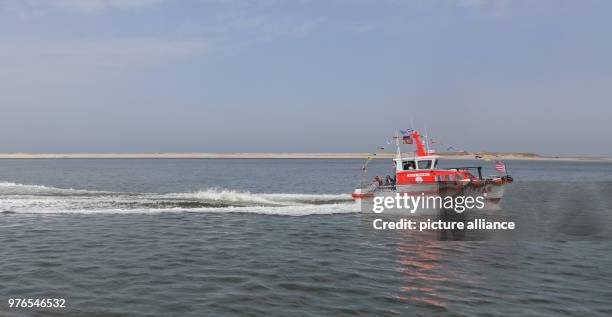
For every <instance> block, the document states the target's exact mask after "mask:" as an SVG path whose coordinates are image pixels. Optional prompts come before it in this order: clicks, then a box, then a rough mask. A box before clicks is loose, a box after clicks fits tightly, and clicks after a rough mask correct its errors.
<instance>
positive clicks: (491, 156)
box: [0, 152, 612, 162]
mask: <svg viewBox="0 0 612 317" xmlns="http://www.w3.org/2000/svg"><path fill="white" fill-rule="evenodd" d="M479 153H482V152H479ZM370 155H371V154H370V153H365V152H364V153H356V152H344V153H280V152H279V153H265V152H232V153H224V152H192V153H170V152H168V153H166V152H159V153H22V152H17V153H0V159H60V158H65V159H365V158H367V157H368V156H370ZM405 155H407V154H405ZM435 155H438V156H440V157H441V158H444V159H458V160H470V159H474V155H473V154H465V153H448V152H442V153H439V154H435ZM393 157H395V154H394V153H377V154H376V156H375V157H374V158H375V159H377V158H378V159H391V158H393ZM483 159H485V160H529V161H547V160H555V161H592V162H606V161H612V158H610V157H589V156H545V155H539V154H534V153H501V152H484V154H483Z"/></svg>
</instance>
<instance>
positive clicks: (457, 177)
mask: <svg viewBox="0 0 612 317" xmlns="http://www.w3.org/2000/svg"><path fill="white" fill-rule="evenodd" d="M455 179H456V180H458V181H461V180H463V176H461V174H457V175H455Z"/></svg>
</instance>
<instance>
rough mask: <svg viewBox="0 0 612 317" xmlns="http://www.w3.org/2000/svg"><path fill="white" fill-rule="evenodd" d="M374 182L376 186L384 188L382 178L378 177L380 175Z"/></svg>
mask: <svg viewBox="0 0 612 317" xmlns="http://www.w3.org/2000/svg"><path fill="white" fill-rule="evenodd" d="M374 182H375V183H376V184H378V186H383V181H382V178H380V176H378V175H376V177H374Z"/></svg>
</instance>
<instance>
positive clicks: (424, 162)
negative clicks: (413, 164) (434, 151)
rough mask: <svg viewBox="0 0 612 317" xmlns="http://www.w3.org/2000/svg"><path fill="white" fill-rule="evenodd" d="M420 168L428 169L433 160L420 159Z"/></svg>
mask: <svg viewBox="0 0 612 317" xmlns="http://www.w3.org/2000/svg"><path fill="white" fill-rule="evenodd" d="M418 163H419V169H420V170H428V169H430V168H431V160H422V161H418Z"/></svg>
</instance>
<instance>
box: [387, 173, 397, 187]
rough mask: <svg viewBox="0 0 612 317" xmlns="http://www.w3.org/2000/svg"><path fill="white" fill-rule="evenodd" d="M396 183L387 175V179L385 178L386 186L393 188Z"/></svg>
mask: <svg viewBox="0 0 612 317" xmlns="http://www.w3.org/2000/svg"><path fill="white" fill-rule="evenodd" d="M394 183H395V182H394V181H393V178H391V175H387V178H385V186H393V185H395V184H394Z"/></svg>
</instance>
